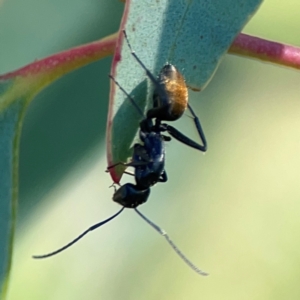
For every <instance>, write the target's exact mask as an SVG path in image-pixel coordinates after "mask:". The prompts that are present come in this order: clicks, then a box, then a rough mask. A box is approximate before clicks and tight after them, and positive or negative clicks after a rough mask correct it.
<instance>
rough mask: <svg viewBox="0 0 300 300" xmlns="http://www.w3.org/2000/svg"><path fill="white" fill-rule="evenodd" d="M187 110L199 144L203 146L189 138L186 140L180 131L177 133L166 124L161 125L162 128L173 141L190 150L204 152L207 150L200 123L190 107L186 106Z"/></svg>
mask: <svg viewBox="0 0 300 300" xmlns="http://www.w3.org/2000/svg"><path fill="white" fill-rule="evenodd" d="M188 108H189V110H190V112H191V114H192V116H193V119H194V124H195V126H196V129H197V131H198V134H199V137H200V139H201V142H202V144H203V145H200V144H198V143H196V142H195V141H193V140H191V139H190V138H188V137H187V136H185V135H184V134H182V133H181V132H180V131H178V130H177V129H176V128H174V127H173V126H170V125H168V124H162V126H163V128H165V129H166V130H167V131H168V133H169V134H170V135H171V136H172V137H174V138H175V139H177V140H178V141H180V142H182V143H183V144H186V145H188V146H190V147H192V148H195V149H197V150H200V151H202V152H206V150H207V142H206V138H205V135H204V132H203V129H202V126H201V123H200V120H199V118H198V117H197V116H196V114H195V112H194V111H193V109H192V108H191V106H190V105H189V104H188Z"/></svg>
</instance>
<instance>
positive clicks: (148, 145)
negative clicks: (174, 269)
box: [33, 31, 208, 275]
mask: <svg viewBox="0 0 300 300" xmlns="http://www.w3.org/2000/svg"><path fill="white" fill-rule="evenodd" d="M123 32H124V36H125V38H126V40H127V43H128V45H129V47H130V49H131V46H130V44H129V41H128V39H127V36H126V32H125V31H123ZM132 55H133V56H134V57H136V59H137V60H138V62H140V64H141V65H142V66H143V68H144V69H145V70H146V72H147V75H148V76H149V77H150V79H151V80H152V81H153V82H156V85H157V86H156V88H157V91H158V92H157V93H156V94H155V95H154V97H153V99H154V108H153V109H150V110H149V111H148V112H147V116H146V117H144V115H143V113H142V111H141V110H140V108H139V107H138V106H137V104H136V103H135V101H134V100H133V98H132V97H131V96H130V95H129V94H128V93H127V92H126V91H125V90H124V89H123V88H122V87H121V86H120V85H119V83H118V82H116V80H115V79H114V77H112V76H111V75H110V78H111V79H112V80H113V81H114V82H115V84H117V85H118V86H119V88H120V89H121V90H122V91H123V92H124V93H125V94H126V95H127V97H128V98H129V99H130V101H131V102H132V104H133V105H134V106H135V107H136V109H137V110H138V111H139V112H140V114H141V115H142V116H143V117H144V118H143V120H142V121H141V123H140V131H139V136H140V139H141V141H142V142H143V145H142V144H138V143H137V144H135V145H134V151H133V156H132V160H131V162H129V163H127V164H125V163H117V164H115V165H112V166H110V167H109V168H113V167H115V166H117V165H119V164H122V165H124V166H131V167H134V168H135V174H134V177H135V181H136V184H135V185H134V184H132V183H126V184H124V185H122V186H121V187H120V188H119V189H116V188H115V192H114V194H113V201H115V202H117V203H119V204H120V205H122V206H123V207H122V208H121V209H120V210H119V211H118V212H117V213H116V214H114V215H113V216H111V217H109V218H108V219H106V220H104V221H101V222H99V223H97V224H95V225H93V226H91V227H90V228H88V229H87V230H86V231H84V232H83V233H82V234H80V235H79V236H78V237H77V238H75V239H74V240H73V241H71V242H70V243H68V244H67V245H65V246H64V247H62V248H60V249H58V250H56V251H54V252H51V253H48V254H45V255H35V256H33V258H36V259H41V258H47V257H50V256H53V255H55V254H58V253H60V252H62V251H64V250H65V249H67V248H69V247H70V246H72V245H73V244H74V243H76V242H77V241H78V240H80V239H81V238H82V237H83V236H85V235H86V234H87V233H88V232H90V231H93V230H95V229H97V228H99V227H100V226H102V225H104V224H106V223H108V222H109V221H111V220H113V219H114V218H116V217H117V216H118V215H119V214H121V212H122V211H123V210H124V209H125V208H133V209H134V210H135V211H136V213H137V214H138V215H139V216H140V217H141V218H142V219H144V220H145V221H146V222H147V223H148V224H149V225H151V226H152V227H153V228H154V229H155V230H156V231H157V232H158V233H160V234H161V235H162V236H164V238H165V239H166V240H167V242H168V243H169V244H170V245H171V247H172V248H173V250H174V251H175V252H176V253H177V254H178V255H179V256H180V257H181V258H182V259H183V260H184V261H185V262H186V263H187V264H188V266H189V267H191V268H192V269H193V270H194V271H195V272H197V273H198V274H200V275H208V274H207V273H205V272H203V271H202V270H200V269H199V268H198V267H196V266H195V265H194V264H193V263H192V262H191V261H190V260H188V259H187V258H186V256H185V255H184V254H183V253H182V252H181V251H180V250H179V249H178V248H177V246H176V245H175V244H174V243H173V241H172V240H171V239H170V238H169V236H168V234H167V233H166V232H165V231H164V230H163V229H161V228H160V227H159V226H157V225H156V224H154V223H153V222H152V221H150V220H149V219H148V218H147V217H146V216H144V215H143V214H142V213H141V212H140V211H139V210H137V206H139V205H140V204H143V203H145V202H146V201H147V200H148V197H149V195H150V187H152V186H153V185H154V184H156V183H157V182H166V181H167V174H166V171H165V170H164V163H165V147H164V141H170V139H171V138H170V137H167V136H164V135H163V134H161V132H163V131H167V132H169V133H170V134H171V135H172V136H173V137H174V138H176V139H178V140H179V141H182V142H183V143H185V144H187V145H189V146H191V147H193V148H196V149H198V150H201V151H206V140H205V137H204V134H203V131H202V128H201V125H200V122H199V120H198V118H197V117H196V115H195V114H194V112H193V110H192V109H191V107H190V106H188V107H189V109H190V111H191V112H192V114H193V117H194V122H195V124H196V127H197V129H198V132H199V135H200V137H201V139H202V141H203V146H201V145H199V144H197V143H196V142H194V141H192V140H190V139H189V138H187V137H186V136H184V135H183V134H181V133H180V132H179V131H178V130H176V129H175V128H173V127H172V126H169V125H167V124H161V120H176V119H178V118H179V117H180V116H181V115H182V114H183V112H184V110H185V108H186V105H187V97H186V100H184V101H183V106H184V105H185V107H184V109H183V110H182V109H181V108H180V109H179V106H178V105H177V103H175V102H176V101H177V102H179V101H178V100H177V99H176V101H175V100H174V101H173V102H172V101H169V100H168V96H167V93H170V89H171V88H170V85H169V84H171V83H166V82H165V83H166V84H167V85H168V88H167V91H165V90H164V89H163V88H162V87H161V86H160V85H159V84H158V83H157V81H155V78H154V77H153V75H152V74H151V73H150V72H149V71H148V69H146V67H145V66H144V65H143V64H142V63H141V61H140V60H139V59H138V57H137V56H136V55H135V53H134V52H133V51H132ZM167 66H170V67H172V68H175V67H173V66H172V65H166V66H165V67H164V68H163V69H165V68H166V67H167ZM175 70H176V69H175ZM173 71H174V70H173ZM177 72H178V71H177ZM149 74H150V75H149ZM178 74H179V76H180V78H182V80H183V77H182V75H181V74H180V73H179V72H178ZM160 75H161V76H163V70H162V71H161V73H160ZM173 75H174V74H173ZM151 76H152V77H151ZM182 82H183V83H184V80H183V81H182ZM184 87H185V88H186V86H185V83H184ZM176 93H177V92H176ZM174 97H175V96H174ZM176 97H177V96H176ZM174 99H175V98H174ZM161 100H162V101H161ZM166 102H168V103H167V104H166V105H164V104H163V103H166ZM166 107H168V109H167V108H166ZM158 115H159V116H158ZM152 118H156V121H155V125H153V121H152Z"/></svg>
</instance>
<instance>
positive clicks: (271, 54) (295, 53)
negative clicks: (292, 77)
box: [228, 33, 300, 69]
mask: <svg viewBox="0 0 300 300" xmlns="http://www.w3.org/2000/svg"><path fill="white" fill-rule="evenodd" d="M228 53H230V54H237V55H241V56H245V57H253V58H257V59H259V60H262V61H267V62H272V63H276V64H279V65H284V66H288V67H292V68H295V69H300V48H299V47H294V46H289V45H284V44H280V43H276V42H272V41H267V40H264V39H261V38H258V37H254V36H250V35H247V34H243V33H240V34H239V35H238V36H237V38H236V39H235V40H234V42H233V43H232V45H231V46H230V48H229V50H228Z"/></svg>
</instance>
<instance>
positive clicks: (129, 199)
mask: <svg viewBox="0 0 300 300" xmlns="http://www.w3.org/2000/svg"><path fill="white" fill-rule="evenodd" d="M149 195H150V189H149V188H148V189H143V190H139V189H137V186H136V185H134V184H132V183H126V184H124V185H122V186H121V187H120V188H119V189H118V190H117V191H116V192H115V193H114V195H113V201H115V202H117V203H119V204H121V205H122V206H124V207H127V208H136V207H137V206H139V205H140V204H143V203H145V202H146V201H147V200H148V197H149Z"/></svg>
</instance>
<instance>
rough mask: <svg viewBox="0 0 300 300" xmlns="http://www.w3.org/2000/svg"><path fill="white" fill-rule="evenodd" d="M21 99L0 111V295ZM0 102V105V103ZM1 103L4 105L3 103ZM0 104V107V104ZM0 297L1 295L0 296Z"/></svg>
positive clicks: (7, 258)
mask: <svg viewBox="0 0 300 300" xmlns="http://www.w3.org/2000/svg"><path fill="white" fill-rule="evenodd" d="M12 82H13V81H12V80H5V81H3V82H1V81H0V87H1V91H2V92H3V91H5V90H6V91H7V90H9V89H10V86H11V85H12ZM24 100H25V99H24V98H18V99H16V100H15V101H14V102H13V103H12V104H11V105H9V106H6V107H5V108H4V109H2V110H1V112H0V200H1V201H0V232H1V235H0V278H1V282H3V284H2V285H1V291H0V296H4V295H5V293H6V288H7V276H8V274H9V269H10V264H11V251H12V241H13V232H14V227H15V215H16V206H17V195H18V189H17V183H18V176H17V174H18V173H17V169H18V155H19V137H20V130H18V128H19V127H20V126H21V120H22V116H23V112H24V108H25V101H24ZM1 104H3V103H1V102H0V107H1V106H2V105H1ZM3 106H4V105H3ZM1 108H2V107H1ZM1 299H2V297H1Z"/></svg>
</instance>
